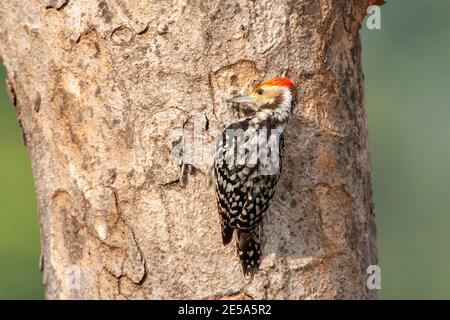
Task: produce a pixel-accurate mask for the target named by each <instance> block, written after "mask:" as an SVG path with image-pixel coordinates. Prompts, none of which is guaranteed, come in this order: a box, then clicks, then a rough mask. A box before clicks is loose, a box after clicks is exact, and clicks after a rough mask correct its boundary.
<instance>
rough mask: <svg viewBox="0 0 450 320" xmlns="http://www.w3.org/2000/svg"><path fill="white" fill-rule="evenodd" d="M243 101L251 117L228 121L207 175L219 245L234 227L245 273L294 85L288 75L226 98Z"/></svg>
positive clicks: (251, 266) (250, 271)
mask: <svg viewBox="0 0 450 320" xmlns="http://www.w3.org/2000/svg"><path fill="white" fill-rule="evenodd" d="M227 101H228V102H230V103H237V104H245V105H247V107H250V109H251V110H252V111H253V114H252V115H251V116H248V117H245V118H241V119H239V120H237V121H235V122H233V123H231V124H230V125H229V126H228V127H227V128H226V129H225V130H224V131H223V132H222V135H221V137H220V138H219V140H218V142H217V145H216V152H215V157H214V163H213V165H212V173H213V176H212V178H213V179H212V180H213V182H215V193H216V199H217V207H218V211H219V216H220V220H221V229H222V240H223V244H224V245H227V244H228V243H230V241H231V239H232V237H233V233H234V230H236V233H237V239H236V247H237V252H238V256H239V259H240V262H241V265H242V269H243V272H244V275H246V276H253V275H254V273H255V272H257V271H258V269H259V265H260V262H261V221H262V218H263V216H264V214H265V213H266V211H267V209H268V207H269V203H270V201H271V199H272V197H273V195H274V193H275V186H276V184H277V182H278V179H279V177H280V173H281V166H282V160H283V152H284V129H285V127H286V125H287V123H288V121H289V119H290V117H291V115H292V112H293V110H294V107H295V105H296V86H295V84H294V83H293V82H292V81H290V80H289V79H287V78H274V79H271V80H266V81H264V82H262V83H261V84H259V85H258V86H257V87H256V88H255V89H254V90H253V92H252V93H251V94H250V95H249V96H238V97H234V98H231V99H228V100H227Z"/></svg>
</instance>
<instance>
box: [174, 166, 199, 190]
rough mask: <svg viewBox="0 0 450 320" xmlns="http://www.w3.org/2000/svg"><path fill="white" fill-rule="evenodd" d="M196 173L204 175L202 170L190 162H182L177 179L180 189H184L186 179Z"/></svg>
mask: <svg viewBox="0 0 450 320" xmlns="http://www.w3.org/2000/svg"><path fill="white" fill-rule="evenodd" d="M197 172H200V173H201V174H203V175H205V173H204V172H203V170H201V169H200V168H199V167H197V166H196V165H195V164H194V163H192V162H191V161H187V160H183V162H182V163H181V165H180V176H179V179H178V181H179V185H180V187H183V188H184V187H185V186H186V185H187V180H188V179H187V177H188V175H189V174H191V175H194V174H196V173H197Z"/></svg>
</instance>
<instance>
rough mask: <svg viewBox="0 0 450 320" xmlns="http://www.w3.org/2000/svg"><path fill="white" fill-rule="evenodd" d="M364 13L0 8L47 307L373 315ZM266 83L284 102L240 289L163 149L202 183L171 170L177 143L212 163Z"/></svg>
mask: <svg viewBox="0 0 450 320" xmlns="http://www.w3.org/2000/svg"><path fill="white" fill-rule="evenodd" d="M371 2H376V1H370V0H365V1H357V0H354V1H344V0H323V1H317V0H309V1H307V0H304V1H290V0H283V1H278V0H277V1H275V0H259V1H254V0H245V1H234V0H223V1H200V0H193V1H188V0H185V1H158V0H146V1H142V0H140V1H137V0H133V1H124V0H115V1H112V0H111V1H105V0H103V1H91V0H89V1H88V0H79V1H72V0H46V1H44V0H40V1H36V0H20V1H1V3H0V55H1V57H2V60H3V62H4V64H5V66H6V69H7V72H8V85H9V90H10V94H11V99H12V101H13V103H14V105H15V106H16V110H17V118H18V121H19V124H20V125H21V127H22V130H23V136H24V141H25V143H26V145H27V147H28V150H29V152H30V155H31V159H32V166H33V172H34V179H35V185H36V190H37V197H38V203H39V212H40V225H41V246H42V269H43V274H44V284H45V291H46V296H47V298H49V299H77V298H81V299H98V298H100V299H103V298H108V299H134V298H156V299H167V298H192V299H208V298H255V299H260V298H268V299H303V298H308V299H315V298H325V299H341V298H357V299H366V298H376V297H377V293H376V290H369V289H368V288H367V287H366V280H367V276H368V275H367V273H366V269H367V267H368V266H369V265H373V264H376V263H377V250H376V237H375V217H374V209H373V202H372V191H371V169H370V159H369V152H368V141H367V121H366V114H365V111H364V106H363V104H364V101H363V100H364V98H363V74H362V70H361V59H360V56H361V46H360V36H359V29H360V27H361V23H362V19H363V17H364V15H365V13H366V8H367V6H368V5H369V4H370V3H371ZM275 76H287V77H289V78H291V79H292V80H293V81H294V82H296V83H297V85H298V87H299V93H300V94H299V98H298V99H299V101H298V108H297V110H296V111H295V114H294V119H293V120H292V121H291V123H290V125H289V127H288V130H287V132H286V137H285V140H286V152H285V162H284V168H283V173H282V177H281V179H280V182H279V185H278V189H277V192H276V194H275V197H274V200H273V201H272V204H271V207H270V213H269V214H268V216H267V218H265V220H264V227H263V238H264V241H263V257H262V264H261V268H260V271H259V272H258V273H257V274H256V275H255V277H254V278H253V279H252V280H248V279H245V278H244V277H243V275H242V271H241V267H240V264H239V259H238V257H237V254H236V248H235V246H234V245H230V246H227V247H224V246H223V245H222V243H221V235H220V225H219V218H218V213H217V208H216V203H215V199H214V197H213V196H212V195H211V193H210V192H209V191H208V190H207V188H206V187H205V185H204V184H203V176H202V174H201V173H200V172H197V173H194V172H191V174H190V175H189V176H188V177H187V180H186V179H184V178H183V177H181V178H180V162H177V161H174V159H175V160H176V159H177V157H176V154H175V156H174V152H173V151H174V150H173V149H174V146H175V147H179V146H180V145H181V146H182V147H183V151H184V153H185V159H184V161H187V160H195V161H197V162H196V163H195V161H194V163H195V164H196V165H198V166H199V167H200V168H204V167H205V166H206V164H207V162H208V159H207V158H208V157H206V156H201V157H198V156H197V157H194V158H195V159H190V158H188V156H187V155H188V154H191V153H188V150H189V149H192V148H193V147H196V146H197V145H198V143H197V142H198V140H192V139H189V137H190V136H191V135H192V134H193V131H196V133H197V134H196V137H198V136H201V137H202V140H201V141H200V145H201V147H203V148H204V149H202V150H207V152H212V151H213V149H214V144H215V142H214V139H213V138H214V134H213V133H215V132H217V130H221V129H223V128H224V127H225V125H226V124H227V123H229V122H230V121H231V120H235V119H237V118H238V116H239V115H238V114H237V113H236V111H235V110H233V109H232V108H230V106H229V105H227V104H226V103H225V101H224V98H227V97H230V96H232V95H234V94H236V93H238V92H239V91H240V90H241V89H243V91H248V90H249V89H250V88H251V87H252V86H253V85H254V84H255V83H257V82H258V81H260V80H263V79H267V78H270V77H275ZM181 129H183V131H181ZM199 133H200V134H199ZM205 137H206V138H205ZM180 142H181V143H182V144H180ZM181 176H182V175H181ZM185 180H186V181H185ZM182 182H184V184H183V183H182Z"/></svg>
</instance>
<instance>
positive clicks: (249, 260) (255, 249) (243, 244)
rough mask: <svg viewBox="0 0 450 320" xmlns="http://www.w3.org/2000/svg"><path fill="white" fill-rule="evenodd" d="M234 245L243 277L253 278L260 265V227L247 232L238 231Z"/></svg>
mask: <svg viewBox="0 0 450 320" xmlns="http://www.w3.org/2000/svg"><path fill="white" fill-rule="evenodd" d="M236 245H237V251H238V255H239V259H240V260H241V265H242V270H243V271H244V275H246V276H253V274H254V273H255V272H257V271H258V269H259V265H260V263H261V241H260V226H257V227H256V228H255V229H253V230H249V231H248V232H247V231H242V230H239V231H238V239H237V242H236Z"/></svg>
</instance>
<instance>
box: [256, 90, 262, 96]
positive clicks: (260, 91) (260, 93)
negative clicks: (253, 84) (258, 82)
mask: <svg viewBox="0 0 450 320" xmlns="http://www.w3.org/2000/svg"><path fill="white" fill-rule="evenodd" d="M256 93H257V94H259V95H262V94H263V93H264V90H263V89H259V90H258V91H257V92H256Z"/></svg>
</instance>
